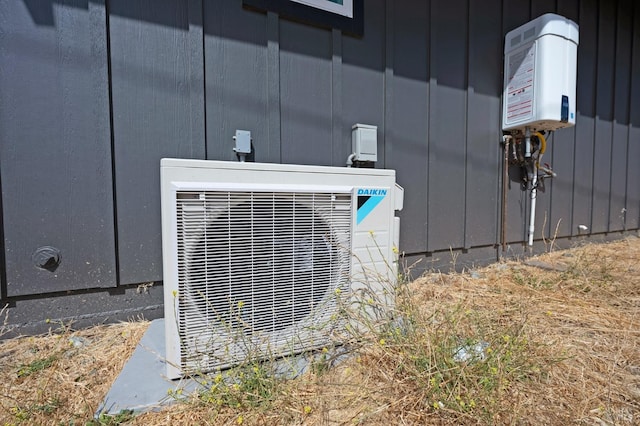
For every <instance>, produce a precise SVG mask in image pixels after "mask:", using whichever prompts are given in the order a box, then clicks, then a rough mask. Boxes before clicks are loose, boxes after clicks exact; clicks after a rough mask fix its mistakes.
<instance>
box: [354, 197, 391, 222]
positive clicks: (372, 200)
mask: <svg viewBox="0 0 640 426" xmlns="http://www.w3.org/2000/svg"><path fill="white" fill-rule="evenodd" d="M386 196H387V190H386V189H377V188H375V189H374V188H371V189H369V188H366V189H365V188H359V189H358V213H357V215H356V223H357V224H360V222H362V221H363V220H364V218H365V217H367V216H369V213H371V212H372V211H373V209H374V208H376V206H377V205H378V204H380V201H382V200H383V199H384V197H386Z"/></svg>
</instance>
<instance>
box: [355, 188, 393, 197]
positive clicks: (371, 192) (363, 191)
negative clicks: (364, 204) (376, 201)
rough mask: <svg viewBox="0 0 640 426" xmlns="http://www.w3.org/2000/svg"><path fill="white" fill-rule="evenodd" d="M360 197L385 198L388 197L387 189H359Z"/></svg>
mask: <svg viewBox="0 0 640 426" xmlns="http://www.w3.org/2000/svg"><path fill="white" fill-rule="evenodd" d="M358 195H377V196H383V197H384V196H385V195H387V190H386V189H365V188H359V189H358Z"/></svg>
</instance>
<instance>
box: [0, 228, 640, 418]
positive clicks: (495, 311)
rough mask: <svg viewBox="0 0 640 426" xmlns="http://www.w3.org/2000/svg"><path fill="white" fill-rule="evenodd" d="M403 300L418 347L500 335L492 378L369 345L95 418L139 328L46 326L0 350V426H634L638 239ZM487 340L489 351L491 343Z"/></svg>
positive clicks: (639, 321) (418, 287) (434, 280)
mask: <svg viewBox="0 0 640 426" xmlns="http://www.w3.org/2000/svg"><path fill="white" fill-rule="evenodd" d="M407 288H408V289H409V295H410V299H411V300H410V304H411V306H413V307H414V308H415V309H416V310H415V313H416V315H418V316H419V315H422V314H424V318H427V319H428V321H430V322H425V323H421V324H422V325H423V328H424V330H421V331H420V333H419V334H417V335H419V336H422V337H420V338H425V339H426V340H424V342H425V343H424V345H430V344H432V343H433V342H434V340H430V338H429V336H437V335H439V333H443V332H444V331H443V330H444V327H443V324H444V322H443V321H444V320H441V319H439V318H447V320H446V321H449V319H451V318H453V320H451V323H452V324H454V327H453V330H454V331H453V333H463V331H459V332H457V331H455V328H456V327H457V328H458V329H459V330H471V331H472V329H473V330H476V331H477V330H480V331H481V332H482V333H485V334H484V335H486V336H497V337H496V339H498V340H500V336H502V343H503V346H500V347H501V348H507V350H505V351H503V352H501V355H500V356H501V357H502V358H500V359H498V357H497V355H496V357H495V359H496V362H497V363H496V364H495V366H496V367H493V366H489V367H487V368H488V370H487V371H486V372H483V371H482V370H478V369H477V368H476V370H473V372H474V373H473V374H474V375H475V376H474V375H471V374H468V375H467V376H465V377H463V378H460V377H453V378H449V379H443V378H442V377H443V376H442V374H441V373H442V371H443V370H438V369H437V368H440V367H437V368H436V367H433V366H429V367H425V371H424V372H423V373H421V372H420V371H418V370H417V369H416V367H415V366H416V365H418V364H419V363H418V362H417V361H416V359H417V358H418V356H417V355H415V354H417V353H422V352H420V351H419V349H420V348H419V346H421V345H422V343H420V342H418V341H416V342H415V344H414V345H412V346H410V345H408V344H407V342H406V341H400V340H397V342H399V343H393V342H392V339H391V338H388V339H387V340H388V342H385V341H384V339H382V338H379V337H376V339H377V340H375V341H374V340H372V341H371V343H370V344H369V345H368V346H367V345H363V347H362V348H361V351H360V353H359V355H358V356H357V357H354V358H353V359H350V360H347V361H345V362H343V363H341V364H340V365H339V366H338V367H336V368H332V369H331V370H330V371H324V372H322V373H320V372H315V373H313V374H311V373H310V374H309V375H307V376H305V377H301V378H298V379H295V380H292V381H289V382H288V383H284V384H279V385H278V387H277V388H272V389H270V391H269V392H268V393H265V397H264V398H263V400H261V401H259V402H258V403H254V404H249V403H246V400H244V399H238V402H237V404H236V403H234V404H235V405H234V404H229V403H228V401H229V398H227V399H221V398H217V399H215V400H213V399H210V400H209V399H207V398H203V397H198V398H185V400H184V401H182V402H179V403H176V404H174V405H173V406H171V407H169V408H166V409H165V410H163V411H161V412H158V413H148V414H143V415H140V416H135V417H133V416H130V415H128V414H127V413H123V414H122V415H121V416H118V417H117V418H107V417H102V418H98V419H94V417H93V416H94V413H95V411H96V409H97V408H98V406H99V404H100V402H101V401H102V398H103V397H104V395H105V394H106V392H107V391H108V389H109V387H110V385H111V383H112V382H113V380H114V379H115V378H116V377H117V375H118V373H119V372H120V370H121V368H122V366H123V365H124V363H125V362H126V361H127V360H128V358H129V356H130V355H131V353H132V352H133V350H134V348H135V346H136V344H137V342H138V341H139V339H140V338H141V336H142V335H143V333H144V331H145V330H146V328H147V326H148V322H145V321H136V322H130V323H121V324H115V325H107V326H99V327H94V328H90V329H84V330H73V324H55V323H52V324H51V332H50V333H48V334H46V335H42V336H34V337H20V338H15V339H10V340H5V341H2V342H0V377H1V379H2V380H0V425H20V424H25V425H27V424H28V425H31V424H36V425H37V424H43V425H45V424H46V425H54V424H56V425H79V424H94V425H96V424H104V425H107V424H111V425H114V424H121V423H127V424H139V425H164V424H167V425H168V424H172V425H173V424H184V425H191V424H374V425H378V424H379V425H387V424H518V425H524V424H557V425H566V424H585V425H638V424H640V238H638V237H628V238H626V239H624V240H620V241H617V242H614V243H608V244H587V245H583V246H578V247H575V248H572V249H570V250H564V251H554V252H551V253H546V254H544V255H541V256H537V257H535V258H530V259H527V260H523V261H507V262H503V263H496V264H494V265H491V266H489V267H485V268H478V269H473V270H469V271H465V272H463V273H457V274H442V273H437V272H434V273H429V274H425V275H424V276H423V277H421V278H419V279H418V280H415V281H414V282H412V283H409V284H408V287H407ZM436 313H438V314H437V315H436ZM438 315H442V316H441V317H440V316H438ZM456 315H458V316H456ZM3 317H4V315H3ZM469 318H474V319H473V321H472V320H470V319H469ZM478 324H481V325H482V326H481V327H480V326H478ZM483 327H484V328H483ZM509 330H516V331H513V332H511V331H509ZM510 333H511V334H510ZM486 339H487V343H486V346H487V347H489V348H494V347H495V348H496V351H497V350H498V345H497V343H495V344H494V342H497V341H498V340H491V339H493V337H487V338H486ZM445 340H446V339H445ZM514 340H517V341H518V342H519V343H518V344H517V345H513V344H512V341H514ZM394 342H396V341H395V340H394ZM429 342H431V343H429ZM476 342H477V341H476ZM483 344H484V343H483ZM483 348H484V347H483ZM489 350H491V349H489ZM412 351H413V352H412ZM433 353H436V352H433V351H432V352H429V354H433ZM483 356H484V355H483ZM509 357H510V358H509ZM518 357H520V358H522V357H524V358H527V359H518ZM508 358H509V359H508ZM478 364H480V362H479V363H478ZM433 365H437V360H436V361H435V362H434V364H433ZM487 365H489V364H488V361H487ZM502 368H504V372H498V370H499V369H502ZM520 369H522V372H523V374H520V375H518V371H519V370H520ZM525 369H526V371H525ZM494 370H495V371H494ZM460 371H461V373H460V374H466V373H465V371H466V372H469V371H471V370H470V369H467V370H464V369H461V370H460ZM445 373H446V371H445ZM525 373H526V374H525ZM482 374H487V376H486V377H485V376H482ZM500 374H503V375H500ZM445 376H446V374H445ZM494 376H495V377H498V378H499V380H498V381H496V382H495V383H497V385H496V386H495V387H492V386H493V385H491V383H493V382H490V381H488V380H487V377H494ZM474 377H475V379H474ZM423 379H424V380H423ZM476 379H477V380H476ZM438 380H440V381H441V382H440V384H438ZM474 380H475V381H480V382H482V383H485V386H484V387H483V386H476V385H475V382H474ZM452 383H453V384H454V385H455V386H451V384H452ZM445 385H446V386H449V387H448V388H446V389H450V391H447V392H444V391H442V390H443V389H445ZM230 392H231V391H230ZM456 392H457V393H456ZM454 393H456V394H455V395H454ZM222 401H226V402H224V403H223V402H222ZM465 401H466V402H465ZM481 401H483V402H481ZM481 404H483V407H480V405H481ZM476 405H478V407H476Z"/></svg>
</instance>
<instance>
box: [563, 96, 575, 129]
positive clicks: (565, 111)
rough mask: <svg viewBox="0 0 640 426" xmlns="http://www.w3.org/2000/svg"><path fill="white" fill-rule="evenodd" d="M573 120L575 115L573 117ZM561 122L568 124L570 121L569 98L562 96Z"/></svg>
mask: <svg viewBox="0 0 640 426" xmlns="http://www.w3.org/2000/svg"><path fill="white" fill-rule="evenodd" d="M571 118H573V114H572V117H571ZM560 121H562V122H563V123H566V122H567V121H569V97H568V96H566V95H562V110H561V111H560Z"/></svg>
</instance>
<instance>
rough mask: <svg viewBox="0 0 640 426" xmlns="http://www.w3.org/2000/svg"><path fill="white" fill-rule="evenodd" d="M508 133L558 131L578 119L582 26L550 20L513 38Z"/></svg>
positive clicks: (509, 41)
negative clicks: (578, 76) (577, 89)
mask: <svg viewBox="0 0 640 426" xmlns="http://www.w3.org/2000/svg"><path fill="white" fill-rule="evenodd" d="M504 54H505V60H504V93H503V107H502V129H503V130H509V131H514V130H524V129H525V128H526V127H529V128H530V130H531V131H536V130H556V129H559V128H563V127H569V126H573V125H574V124H575V119H576V67H577V66H576V65H577V56H578V25H577V24H576V23H575V22H573V21H571V20H570V19H567V18H565V17H563V16H560V15H555V14H553V13H547V14H544V15H542V16H540V17H538V18H536V19H534V20H533V21H530V22H528V23H526V24H524V25H522V26H520V27H518V28H516V29H515V30H512V31H510V32H508V33H507V35H506V37H505V46H504Z"/></svg>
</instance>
